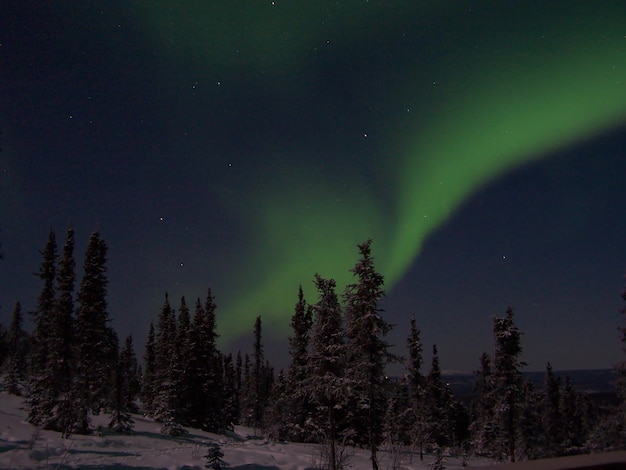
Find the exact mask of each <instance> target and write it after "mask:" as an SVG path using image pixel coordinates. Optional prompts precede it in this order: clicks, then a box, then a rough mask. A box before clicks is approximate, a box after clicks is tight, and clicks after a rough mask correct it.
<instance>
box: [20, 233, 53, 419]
mask: <svg viewBox="0 0 626 470" xmlns="http://www.w3.org/2000/svg"><path fill="white" fill-rule="evenodd" d="M40 253H41V255H42V256H43V260H42V263H41V267H40V268H39V272H38V273H37V276H38V277H39V278H40V279H41V280H42V281H43V287H42V289H41V293H40V294H39V297H38V299H37V307H36V309H35V311H34V312H33V323H34V324H35V329H34V332H33V335H32V338H31V347H30V354H29V359H28V361H29V381H28V396H27V399H26V407H27V409H28V418H27V419H28V422H29V423H31V424H34V425H35V426H45V424H46V423H47V422H48V421H49V419H50V417H51V416H52V408H53V406H54V405H53V403H52V401H51V399H50V393H49V387H50V383H51V381H52V380H53V377H52V375H51V373H52V372H51V370H50V369H49V367H48V365H49V364H48V357H49V353H50V333H51V328H50V325H51V324H52V318H53V316H54V313H55V310H56V289H55V283H54V281H55V278H56V258H57V244H56V236H55V234H54V232H53V231H52V230H51V231H50V232H49V233H48V241H47V242H46V246H45V248H44V249H43V250H42V251H41V252H40Z"/></svg>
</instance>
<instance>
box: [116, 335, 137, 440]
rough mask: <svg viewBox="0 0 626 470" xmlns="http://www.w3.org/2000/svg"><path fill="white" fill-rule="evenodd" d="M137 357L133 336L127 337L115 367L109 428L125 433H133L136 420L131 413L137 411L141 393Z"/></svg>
mask: <svg viewBox="0 0 626 470" xmlns="http://www.w3.org/2000/svg"><path fill="white" fill-rule="evenodd" d="M137 368H138V366H137V358H136V356H135V351H134V348H133V337H132V335H129V336H127V337H126V340H125V342H124V347H123V348H122V350H121V351H120V353H119V361H118V363H117V368H116V369H115V387H114V390H113V392H114V393H113V397H112V403H111V408H112V410H111V411H112V414H111V420H110V422H109V428H112V429H114V430H115V431H117V432H121V433H124V434H130V433H132V430H133V427H134V420H133V419H132V417H131V415H130V414H131V413H136V412H137V404H136V403H135V399H136V398H137V395H138V393H139V378H138V375H137Z"/></svg>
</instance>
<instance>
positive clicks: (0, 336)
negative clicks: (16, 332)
mask: <svg viewBox="0 0 626 470" xmlns="http://www.w3.org/2000/svg"><path fill="white" fill-rule="evenodd" d="M7 335H8V333H7V329H6V328H5V327H4V325H2V323H0V366H3V365H4V363H5V361H6V360H7V357H8V354H9V342H8V341H9V340H8V338H7Z"/></svg>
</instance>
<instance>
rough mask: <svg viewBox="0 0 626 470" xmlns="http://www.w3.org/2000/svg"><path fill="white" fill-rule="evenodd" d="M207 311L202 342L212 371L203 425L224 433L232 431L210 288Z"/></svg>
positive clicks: (213, 299)
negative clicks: (227, 419)
mask: <svg viewBox="0 0 626 470" xmlns="http://www.w3.org/2000/svg"><path fill="white" fill-rule="evenodd" d="M204 306H205V307H204V308H205V311H206V324H205V327H204V329H203V334H202V338H203V339H202V342H203V343H204V348H205V354H206V356H207V357H208V358H209V362H207V364H210V369H209V370H208V371H207V372H208V374H207V382H206V383H205V384H204V395H205V397H206V398H205V399H206V402H207V405H208V408H207V418H206V422H205V423H204V425H203V429H204V430H205V431H211V432H222V431H223V430H225V429H231V428H230V423H226V422H225V421H224V414H223V412H222V410H223V406H224V395H223V390H224V385H223V376H224V371H223V365H222V354H221V352H220V351H219V349H218V348H217V339H218V338H219V334H218V333H217V316H216V311H217V305H216V304H215V297H214V295H213V292H212V291H211V289H210V288H209V289H208V290H207V297H206V301H205V303H204Z"/></svg>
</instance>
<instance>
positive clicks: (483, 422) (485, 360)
mask: <svg viewBox="0 0 626 470" xmlns="http://www.w3.org/2000/svg"><path fill="white" fill-rule="evenodd" d="M475 376H476V379H475V382H474V393H476V395H477V396H478V401H477V403H476V405H475V408H474V416H473V421H472V423H471V424H470V431H471V433H472V447H473V449H474V453H476V454H477V455H480V456H490V457H491V456H493V455H494V452H495V453H497V454H498V455H500V453H501V452H500V450H499V449H495V445H496V444H499V443H500V441H499V440H498V439H497V436H499V435H500V434H501V432H500V426H499V423H498V421H497V420H496V409H495V407H496V400H497V390H496V388H495V378H494V371H493V367H492V361H491V357H490V356H489V355H488V354H487V353H483V354H482V355H481V356H480V369H479V370H478V371H476V372H475Z"/></svg>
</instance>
